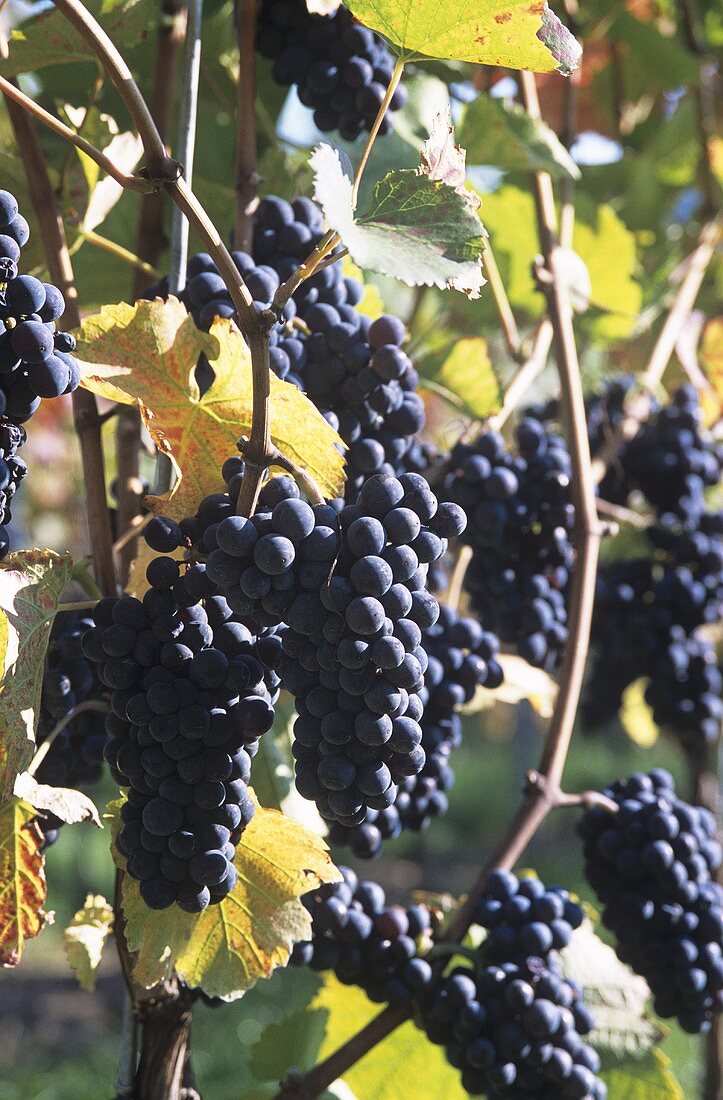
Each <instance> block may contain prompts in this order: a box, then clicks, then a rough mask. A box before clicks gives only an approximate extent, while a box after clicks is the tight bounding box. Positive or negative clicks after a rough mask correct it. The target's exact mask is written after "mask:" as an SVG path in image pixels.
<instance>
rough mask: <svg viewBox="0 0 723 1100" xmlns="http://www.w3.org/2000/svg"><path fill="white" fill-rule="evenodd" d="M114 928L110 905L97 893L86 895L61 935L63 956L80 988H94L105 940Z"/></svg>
mask: <svg viewBox="0 0 723 1100" xmlns="http://www.w3.org/2000/svg"><path fill="white" fill-rule="evenodd" d="M112 929H113V906H112V905H109V904H108V902H107V901H106V900H105V898H104V897H102V896H101V895H100V894H95V895H94V894H88V896H87V898H86V899H85V904H84V905H83V908H82V909H79V910H78V912H77V913H76V914H75V916H74V917H73V919H72V920H71V922H70V924H69V925H68V927H67V928H66V929H65V932H64V933H63V946H64V947H65V956H66V958H67V960H68V962H69V963H70V965H71V967H72V968H73V970H74V971H75V972H76V975H77V977H78V983H79V985H80V987H81V989H87V990H92V989H95V979H96V975H97V972H98V967H99V966H100V960H101V958H102V955H103V948H104V946H105V941H106V940H107V939H108V936H109V935H110V933H111V931H112Z"/></svg>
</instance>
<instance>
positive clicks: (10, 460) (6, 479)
mask: <svg viewBox="0 0 723 1100" xmlns="http://www.w3.org/2000/svg"><path fill="white" fill-rule="evenodd" d="M0 403H1V402H0ZM25 440H26V435H25V429H24V428H22V427H21V426H20V425H19V424H14V423H13V422H12V420H6V419H5V417H4V416H3V417H1V418H0V558H1V557H3V556H4V555H5V554H6V553H7V551H8V548H9V546H10V539H9V536H8V533H7V531H6V527H7V525H8V524H9V523H10V521H11V520H12V513H11V511H10V504H11V502H12V499H13V497H14V496H15V494H16V492H17V491H18V486H19V485H20V482H21V481H22V480H23V478H24V477H25V475H26V473H27V472H28V467H27V463H26V462H24V461H23V459H22V458H19V457H18V450H19V449H20V447H22V445H23V443H24V442H25Z"/></svg>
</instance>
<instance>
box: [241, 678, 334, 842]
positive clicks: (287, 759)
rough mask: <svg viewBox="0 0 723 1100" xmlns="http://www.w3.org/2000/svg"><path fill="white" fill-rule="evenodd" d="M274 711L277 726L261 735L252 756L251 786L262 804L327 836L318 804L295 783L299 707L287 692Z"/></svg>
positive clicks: (320, 834) (314, 831) (312, 830)
mask: <svg viewBox="0 0 723 1100" xmlns="http://www.w3.org/2000/svg"><path fill="white" fill-rule="evenodd" d="M274 710H275V711H276V720H275V722H274V728H273V729H272V730H270V731H269V732H268V733H267V734H265V735H264V737H262V739H261V742H260V744H259V751H258V752H257V753H256V756H255V757H254V759H253V764H252V768H251V785H252V787H253V789H254V791H255V793H256V796H257V798H258V800H259V802H260V803H261V805H262V806H270V807H272V808H273V809H275V810H281V811H282V813H284V814H286V816H287V817H290V818H291V819H292V820H293V821H298V822H299V824H300V825H303V826H304V827H305V828H306V829H310V830H311V832H313V833H318V835H319V836H325V835H326V832H327V827H326V825H325V824H324V819H323V818H322V816H321V814H320V813H319V811H318V810H317V808H316V805H315V804H314V803H313V802H310V801H309V800H308V799H307V798H302V797H301V795H300V794H299V792H298V791H297V789H296V783H295V782H294V757H293V754H292V751H291V746H292V744H293V736H292V729H293V725H294V720H295V718H296V707H295V706H294V704H293V702H292V701H291V699H290V697H289V696H288V695H286V693H284V695H283V696H282V697H281V700H280V701H279V702H278V703H277V704H276V706H275V707H274Z"/></svg>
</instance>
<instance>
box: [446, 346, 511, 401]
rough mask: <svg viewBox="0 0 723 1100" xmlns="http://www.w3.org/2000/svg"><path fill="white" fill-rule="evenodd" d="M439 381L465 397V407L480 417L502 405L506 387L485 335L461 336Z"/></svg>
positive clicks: (463, 399)
mask: <svg viewBox="0 0 723 1100" xmlns="http://www.w3.org/2000/svg"><path fill="white" fill-rule="evenodd" d="M436 381H437V382H440V383H441V384H442V385H443V386H445V387H446V388H447V389H448V390H451V391H452V393H455V394H456V395H457V396H458V397H459V398H461V400H462V402H463V404H464V407H465V408H466V409H467V410H468V411H469V413H470V414H471V415H472V416H474V417H477V419H479V420H483V419H484V418H485V417H486V416H491V414H492V413H494V412H497V410H498V409H499V408H500V407H501V404H502V397H503V394H502V389H501V387H500V383H499V380H498V378H497V375H496V374H495V372H494V367H493V366H492V362H491V360H490V357H489V350H488V347H487V341H486V340H484V339H482V337H481V336H471V337H468V338H466V339H464V340H458V341H457V343H456V344H455V346H454V348H453V349H452V351H451V352H450V354H449V355H448V356H447V358H446V359H445V361H444V363H443V364H442V366H441V367H440V368H439V371H438V372H437V375H436Z"/></svg>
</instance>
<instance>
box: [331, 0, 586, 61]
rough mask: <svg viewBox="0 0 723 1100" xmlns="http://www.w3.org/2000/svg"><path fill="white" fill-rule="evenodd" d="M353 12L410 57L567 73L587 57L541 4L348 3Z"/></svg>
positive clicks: (504, 0)
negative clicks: (581, 59)
mask: <svg viewBox="0 0 723 1100" xmlns="http://www.w3.org/2000/svg"><path fill="white" fill-rule="evenodd" d="M348 7H350V8H351V10H352V11H353V12H354V15H356V16H357V18H358V19H360V20H361V21H362V23H366V25H367V26H368V27H371V28H372V29H373V30H375V31H378V32H379V33H380V34H383V35H384V37H385V38H388V39H389V40H390V42H392V43H394V45H396V46H398V47H399V48H400V49H401V50H402V51H404V52H408V53H420V54H425V55H426V56H428V57H444V58H449V59H453V60H456V61H474V62H480V63H482V64H485V65H500V66H503V67H504V68H509V69H531V70H532V71H533V72H538V73H547V72H553V71H554V70H556V69H557V70H558V71H559V72H562V73H565V74H568V73H570V72H574V70H575V69H576V68H577V66H578V63H579V60H580V56H581V54H582V49H581V47H580V45H579V44H578V43H577V42H576V40H575V39H574V38H573V36H572V35H571V34H570V32H569V31H568V30H566V28H565V27H563V26H562V24H561V23H560V21H559V20H558V19H557V18H556V17H555V16H554V15H553V14H552V12H551V11H550V9H549V8H548V6H547V4H544V3H542V0H533V2H532V3H530V0H524V2H523V3H520V2H519V0H476V2H475V3H473V4H470V3H463V2H461V0H458V2H457V3H450V4H440V3H439V0H349V3H348Z"/></svg>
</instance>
